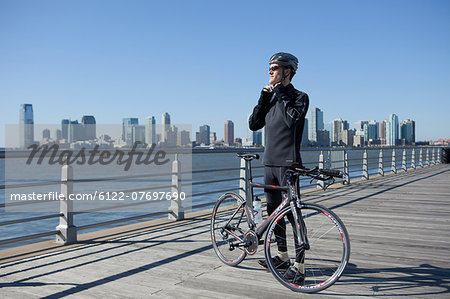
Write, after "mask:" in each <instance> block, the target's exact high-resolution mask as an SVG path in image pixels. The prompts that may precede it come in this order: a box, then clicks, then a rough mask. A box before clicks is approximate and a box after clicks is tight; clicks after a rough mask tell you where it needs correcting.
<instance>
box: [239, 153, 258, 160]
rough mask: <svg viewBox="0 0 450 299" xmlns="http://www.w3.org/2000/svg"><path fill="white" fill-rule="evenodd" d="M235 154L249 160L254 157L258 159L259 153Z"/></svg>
mask: <svg viewBox="0 0 450 299" xmlns="http://www.w3.org/2000/svg"><path fill="white" fill-rule="evenodd" d="M237 155H238V157H239V158H242V159H245V160H249V161H250V160H253V159H256V160H258V159H259V155H258V154H247V153H238V154H237Z"/></svg>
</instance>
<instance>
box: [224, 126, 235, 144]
mask: <svg viewBox="0 0 450 299" xmlns="http://www.w3.org/2000/svg"><path fill="white" fill-rule="evenodd" d="M224 142H225V144H227V145H233V144H234V123H233V122H232V121H231V120H227V121H226V122H225V126H224Z"/></svg>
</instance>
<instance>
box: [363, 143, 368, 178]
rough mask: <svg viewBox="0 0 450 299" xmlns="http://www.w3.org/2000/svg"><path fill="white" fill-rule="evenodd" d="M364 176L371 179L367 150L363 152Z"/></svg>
mask: <svg viewBox="0 0 450 299" xmlns="http://www.w3.org/2000/svg"><path fill="white" fill-rule="evenodd" d="M363 178H365V179H366V180H368V179H369V162H368V161H367V150H364V153H363Z"/></svg>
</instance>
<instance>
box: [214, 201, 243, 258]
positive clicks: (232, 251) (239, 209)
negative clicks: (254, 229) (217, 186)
mask: <svg viewBox="0 0 450 299" xmlns="http://www.w3.org/2000/svg"><path fill="white" fill-rule="evenodd" d="M249 228H250V226H249V225H248V222H247V218H246V214H245V201H244V199H242V197H241V196H239V195H238V194H235V193H225V194H224V195H222V196H221V197H220V198H219V200H218V201H217V203H216V205H215V206H214V209H213V213H212V217H211V241H212V244H213V247H214V251H215V252H216V254H217V256H218V257H219V259H220V260H221V261H222V262H224V263H225V264H227V265H229V266H236V265H238V264H239V263H240V262H242V261H243V260H244V258H245V257H246V255H247V254H246V252H245V251H244V248H243V247H236V246H235V245H236V244H238V243H240V242H243V240H244V234H245V233H246V232H247V231H248V230H249Z"/></svg>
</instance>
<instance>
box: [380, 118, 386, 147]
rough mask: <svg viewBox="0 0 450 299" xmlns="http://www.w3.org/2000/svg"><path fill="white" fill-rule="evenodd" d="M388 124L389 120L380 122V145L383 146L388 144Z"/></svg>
mask: <svg viewBox="0 0 450 299" xmlns="http://www.w3.org/2000/svg"><path fill="white" fill-rule="evenodd" d="M386 124H387V120H382V121H381V122H380V143H381V144H382V145H385V144H386Z"/></svg>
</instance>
